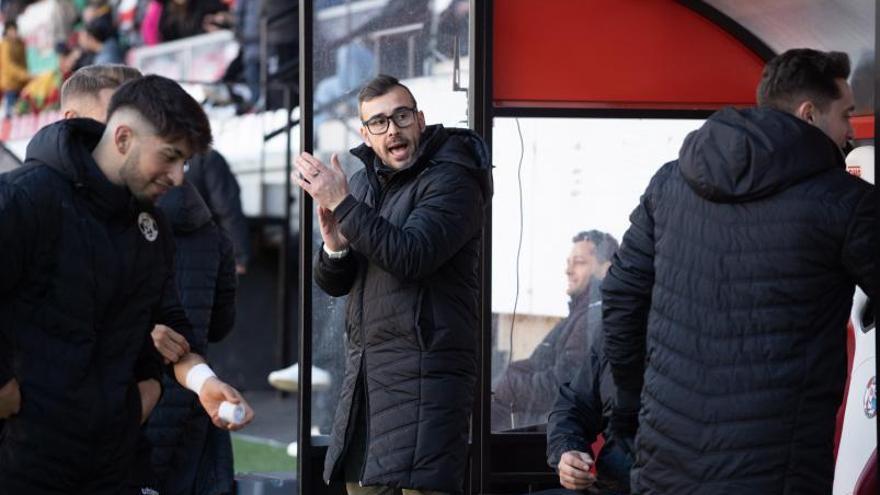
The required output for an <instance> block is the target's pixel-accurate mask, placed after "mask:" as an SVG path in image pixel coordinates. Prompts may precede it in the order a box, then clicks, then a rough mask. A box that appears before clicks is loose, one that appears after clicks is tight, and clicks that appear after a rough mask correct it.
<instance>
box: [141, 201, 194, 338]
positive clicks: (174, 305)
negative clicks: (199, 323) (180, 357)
mask: <svg viewBox="0 0 880 495" xmlns="http://www.w3.org/2000/svg"><path fill="white" fill-rule="evenodd" d="M156 218H157V220H159V221H158V224H159V229H161V230H162V234H161V237H162V238H164V239H167V240H168V241H166V243H165V244H164V247H165V260H164V261H165V266H164V267H163V268H164V269H165V283H164V284H163V285H162V298H161V299H160V300H159V303H158V307H157V308H156V309H155V311H154V313H153V314H154V316H153V320H154V321H153V323H154V324H157V323H161V324H162V325H165V326H167V327H170V328H171V329H172V330H174V331H175V332H177V333H179V334H181V335H183V337H184V338H185V339H186V341H187V342H189V345H190V349H191V350H192V351H193V352H196V353H199V354H204V352H205V350H204V349H196V348H194V347H195V343H196V339H195V338H194V336H195V335H194V334H193V327H192V324H190V322H189V319H188V318H187V317H186V310H184V309H183V304H181V302H180V293H179V292H178V289H177V280H176V278H175V273H176V267H175V261H174V251H175V249H176V248H175V245H174V235H173V234H172V232H171V226H170V225H169V224H168V222H167V219H166V218H165V217H164V215H162V214H161V213H160V212H158V211H157V215H156ZM152 345H153V342H152V339H150V346H152Z"/></svg>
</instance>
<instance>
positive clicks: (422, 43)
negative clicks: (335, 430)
mask: <svg viewBox="0 0 880 495" xmlns="http://www.w3.org/2000/svg"><path fill="white" fill-rule="evenodd" d="M468 15H469V13H468V1H467V0H453V1H450V0H434V1H427V0H405V1H400V0H384V1H383V0H361V1H357V2H342V1H334V0H323V1H321V0H317V1H316V2H315V23H314V31H315V42H314V47H313V50H314V85H315V92H314V109H315V117H314V126H315V128H314V129H315V131H314V132H315V155H316V156H317V157H318V158H319V159H321V160H322V161H324V162H325V163H329V161H330V157H331V155H332V154H333V153H336V154H337V155H338V156H339V160H340V162H341V163H342V166H343V168H344V169H345V171H346V173H347V174H348V175H349V176H350V175H351V174H353V173H354V172H355V171H357V170H359V169H360V168H362V167H363V164H362V163H360V162H359V161H358V160H357V159H356V158H355V157H354V156H352V155H351V154H350V153H348V150H349V149H351V148H353V147H355V146H357V145H359V144H360V143H361V137H360V134H359V129H360V127H361V123H360V118H359V116H358V105H357V92H358V91H359V90H360V88H361V86H363V85H364V83H365V82H367V81H368V80H370V79H371V78H372V77H374V76H375V75H377V74H379V73H383V74H389V75H393V76H395V77H397V78H398V79H400V80H401V82H402V83H403V84H405V85H406V86H407V87H409V89H410V90H411V91H412V93H413V95H414V96H415V98H416V100H417V102H418V107H419V108H420V109H421V110H422V111H423V112H424V114H425V118H426V120H427V122H428V123H429V124H433V123H442V124H444V125H446V126H457V127H464V126H467V97H466V93H464V92H463V91H456V90H454V89H453V87H454V85H453V69H454V67H455V62H454V55H455V50H454V49H453V47H454V43H455V40H456V38H457V39H458V41H459V44H460V46H461V47H463V52H462V53H460V56H461V59H460V62H459V65H460V67H462V68H463V70H462V72H463V73H462V74H461V79H460V80H461V81H465V82H466V81H467V80H468V78H467V77H468V76H467V67H468V59H467V56H466V52H467V46H468ZM313 214H314V213H313ZM313 220H314V227H315V228H314V232H313V239H314V242H313V245H312V252H317V250H318V249H321V235H320V232H319V231H318V219H317V216H314V217H313ZM345 304H346V298H344V297H341V298H331V297H329V296H327V295H326V294H325V293H324V292H323V291H322V290H321V289H320V288H319V287H317V285H314V286H313V287H312V311H313V317H312V339H313V340H312V342H313V343H312V345H313V360H314V361H313V362H314V366H315V368H313V371H312V372H313V377H312V385H313V395H312V406H313V409H312V434H313V435H317V434H321V435H326V434H329V432H330V427H331V423H332V420H333V414H334V412H335V409H336V404H337V402H338V399H339V394H340V390H341V383H342V377H343V373H344V368H345V361H344V356H345V350H344V347H345V335H344V325H345Z"/></svg>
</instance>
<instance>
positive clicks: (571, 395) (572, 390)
mask: <svg viewBox="0 0 880 495" xmlns="http://www.w3.org/2000/svg"><path fill="white" fill-rule="evenodd" d="M601 371H602V365H601V362H600V360H599V356H598V353H597V352H596V350H595V348H593V349H591V350H590V356H589V359H587V360H585V361H584V363H583V365H582V366H581V367H580V369H579V370H578V371H577V372H576V373H575V375H574V379H573V380H572V381H571V382H570V383H565V384H563V385H562V386H560V387H559V388H558V393H557V395H556V402H555V403H554V404H553V409H552V410H551V411H550V417H549V418H548V420H547V464H549V465H550V467H552V468H554V469H555V468H556V466H557V464H559V458H560V457H562V454H564V453H566V452H568V451H570V450H577V451H580V452H586V451H587V449H588V448H589V446H590V444H592V443H593V442H594V441H595V440H596V437H597V436H599V433H601V432H602V409H603V405H602V398H601V393H600V389H599V387H600V380H601Z"/></svg>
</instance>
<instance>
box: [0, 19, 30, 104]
mask: <svg viewBox="0 0 880 495" xmlns="http://www.w3.org/2000/svg"><path fill="white" fill-rule="evenodd" d="M28 81H30V74H28V69H27V57H26V55H25V46H24V40H22V39H21V37H19V36H18V26H17V25H16V23H15V21H6V23H5V24H4V26H3V41H0V91H3V101H4V103H5V105H6V118H9V117H11V116H12V110H13V108H14V107H15V103H16V102H17V101H18V94H19V92H20V91H21V89H22V88H24V87H25V85H26V84H27V83H28Z"/></svg>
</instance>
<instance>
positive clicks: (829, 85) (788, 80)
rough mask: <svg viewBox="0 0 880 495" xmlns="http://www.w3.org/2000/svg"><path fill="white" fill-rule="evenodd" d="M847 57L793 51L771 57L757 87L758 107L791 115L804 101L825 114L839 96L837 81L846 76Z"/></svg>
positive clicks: (847, 72) (805, 49) (838, 53)
mask: <svg viewBox="0 0 880 495" xmlns="http://www.w3.org/2000/svg"><path fill="white" fill-rule="evenodd" d="M849 72H850V65H849V56H847V54H846V53H843V52H820V51H818V50H812V49H809V48H795V49H792V50H788V51H786V52H785V53H782V54H781V55H778V56H776V57H774V58H773V59H772V60H770V61H769V62H767V65H766V66H764V72H763V73H762V74H761V82H760V84H758V92H757V93H758V95H757V96H758V106H761V107H769V108H775V109H777V110H782V111H784V112H789V113H794V112H795V111H796V110H797V106H798V105H799V104H800V103H801V102H802V101H804V100H806V99H808V100H810V101H812V102H813V104H815V105H816V106H817V107H818V108H819V110H822V111H825V110H827V109H828V106H829V105H830V104H831V102H832V101H834V100H836V99H838V98H840V97H841V94H840V89H839V88H838V87H837V79H847V78H848V77H849Z"/></svg>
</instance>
